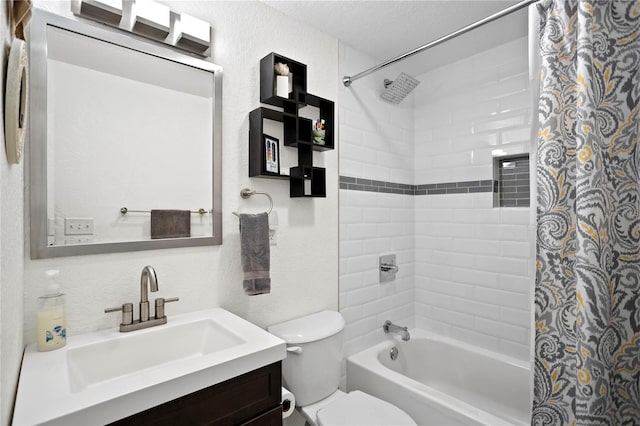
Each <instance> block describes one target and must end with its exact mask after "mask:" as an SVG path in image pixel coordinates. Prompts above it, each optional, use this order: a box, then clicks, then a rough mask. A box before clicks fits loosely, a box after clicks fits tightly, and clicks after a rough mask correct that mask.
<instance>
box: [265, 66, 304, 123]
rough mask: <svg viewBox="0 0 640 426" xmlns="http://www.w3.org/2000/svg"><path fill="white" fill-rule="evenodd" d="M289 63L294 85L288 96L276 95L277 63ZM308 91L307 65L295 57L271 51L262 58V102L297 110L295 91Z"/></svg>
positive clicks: (288, 109)
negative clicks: (294, 58)
mask: <svg viewBox="0 0 640 426" xmlns="http://www.w3.org/2000/svg"><path fill="white" fill-rule="evenodd" d="M278 62H279V63H282V64H287V65H288V66H289V72H290V73H291V74H292V75H293V87H291V90H290V92H289V97H288V98H282V97H280V96H276V73H275V68H274V67H275V65H276V64H277V63H278ZM297 91H302V92H306V91H307V66H306V65H305V64H302V63H300V62H298V61H294V60H293V59H289V58H287V57H284V56H282V55H278V54H276V53H270V54H268V55H267V56H265V57H264V58H262V59H261V60H260V102H262V103H264V104H269V105H273V106H277V107H281V108H284V109H285V111H286V112H291V113H294V112H295V108H296V101H295V99H294V97H295V92H297Z"/></svg>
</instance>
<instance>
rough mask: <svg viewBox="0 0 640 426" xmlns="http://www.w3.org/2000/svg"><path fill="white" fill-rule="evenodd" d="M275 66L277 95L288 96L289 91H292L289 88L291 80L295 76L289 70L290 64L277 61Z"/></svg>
mask: <svg viewBox="0 0 640 426" xmlns="http://www.w3.org/2000/svg"><path fill="white" fill-rule="evenodd" d="M274 68H275V72H276V96H279V97H281V98H288V97H289V92H291V90H289V80H291V79H292V78H291V77H293V75H292V74H291V73H290V72H289V65H287V64H283V63H280V62H276V64H275V66H274Z"/></svg>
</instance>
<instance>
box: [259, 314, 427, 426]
mask: <svg viewBox="0 0 640 426" xmlns="http://www.w3.org/2000/svg"><path fill="white" fill-rule="evenodd" d="M344 325H345V322H344V318H342V315H340V314H339V313H338V312H334V311H323V312H318V313H315V314H312V315H309V316H306V317H302V318H298V319H294V320H291V321H286V322H283V323H279V324H274V325H272V326H269V327H268V328H267V330H268V331H269V332H270V333H272V334H274V335H276V336H278V337H280V338H281V339H282V340H284V341H285V342H286V343H287V358H285V359H284V360H283V361H282V378H283V381H284V386H286V387H287V388H288V389H289V390H290V391H291V392H293V394H294V395H295V397H296V406H297V407H296V408H297V409H298V411H300V413H301V414H302V415H303V416H304V417H305V419H306V420H307V422H308V423H309V424H310V425H312V426H316V425H319V426H340V425H344V426H347V425H349V426H356V425H363V426H364V425H367V426H370V425H380V426H382V425H389V426H415V425H416V423H415V422H414V421H413V420H412V419H411V417H409V415H408V414H407V413H405V412H404V411H402V410H401V409H399V408H398V407H396V406H395V405H393V404H390V403H389V402H386V401H383V400H381V399H379V398H376V397H373V396H371V395H369V394H367V393H364V392H361V391H357V390H356V391H353V392H349V393H345V392H342V391H341V390H339V389H338V384H339V383H340V364H341V362H342V343H343V330H344Z"/></svg>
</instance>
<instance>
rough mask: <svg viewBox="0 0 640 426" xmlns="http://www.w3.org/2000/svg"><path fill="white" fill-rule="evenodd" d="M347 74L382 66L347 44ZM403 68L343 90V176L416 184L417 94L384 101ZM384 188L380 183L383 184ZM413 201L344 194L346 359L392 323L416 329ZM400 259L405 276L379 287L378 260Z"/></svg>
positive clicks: (343, 54) (343, 65) (343, 56)
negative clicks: (394, 101) (388, 86)
mask: <svg viewBox="0 0 640 426" xmlns="http://www.w3.org/2000/svg"><path fill="white" fill-rule="evenodd" d="M339 62H340V76H343V75H352V74H355V73H357V72H360V71H362V70H364V69H367V68H369V67H371V66H373V65H375V64H376V63H377V62H378V60H377V59H375V58H371V57H368V56H367V55H364V54H362V53H360V52H358V51H357V50H355V49H353V48H351V47H349V46H348V45H345V44H344V43H340V61H339ZM399 73H400V69H399V68H387V69H385V70H384V71H381V72H378V73H375V74H373V75H370V76H367V77H364V78H362V79H361V80H357V81H355V82H354V83H353V85H352V86H351V87H350V88H345V87H344V86H343V85H342V84H341V85H340V146H341V148H340V175H341V176H347V177H351V178H356V179H360V178H365V179H370V180H371V179H372V180H376V181H380V182H383V181H384V182H385V183H386V182H388V184H389V185H392V184H413V100H412V98H413V95H409V96H408V97H407V98H405V100H404V101H403V102H402V103H401V104H399V105H394V104H390V103H387V102H385V101H383V100H381V99H380V92H381V91H382V88H383V80H384V78H389V79H394V78H395V77H396V76H397V75H398V74H399ZM378 185H380V183H378ZM413 198H414V197H413V196H411V195H403V194H393V193H380V192H370V191H367V192H365V191H352V190H347V189H345V186H344V185H343V184H341V189H340V312H341V313H342V315H343V316H344V317H345V319H346V321H347V326H346V329H345V356H349V355H351V354H353V353H355V352H358V351H360V350H362V349H364V348H366V347H368V346H371V345H372V344H374V343H377V342H379V341H381V340H383V339H384V338H385V336H384V333H383V332H382V323H383V322H384V321H385V320H387V319H389V320H392V321H394V322H398V323H401V324H404V325H408V326H413V262H414V254H413V245H414V242H413V240H414V237H413V234H414V225H413V202H414V201H413ZM388 253H395V254H396V255H397V263H398V265H399V266H400V272H399V273H398V275H397V279H396V280H395V281H393V282H391V283H385V284H380V282H379V275H378V256H379V255H381V254H388Z"/></svg>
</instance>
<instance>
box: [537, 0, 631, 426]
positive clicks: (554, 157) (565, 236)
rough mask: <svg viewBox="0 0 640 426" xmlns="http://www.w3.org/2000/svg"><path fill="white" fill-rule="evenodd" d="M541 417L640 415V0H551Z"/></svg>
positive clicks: (541, 265)
mask: <svg viewBox="0 0 640 426" xmlns="http://www.w3.org/2000/svg"><path fill="white" fill-rule="evenodd" d="M538 7H539V11H540V15H541V17H542V18H541V27H540V50H541V56H542V57H541V76H540V78H541V82H540V100H539V125H540V127H539V132H538V150H537V173H536V174H537V191H538V205H537V220H538V232H537V234H538V235H537V259H536V290H535V311H536V317H535V349H534V350H535V355H534V357H535V359H534V401H533V412H532V420H531V423H532V424H535V425H640V147H639V134H640V103H639V100H640V0H555V1H553V0H543V1H542V2H541V3H540V4H539V6H538Z"/></svg>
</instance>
